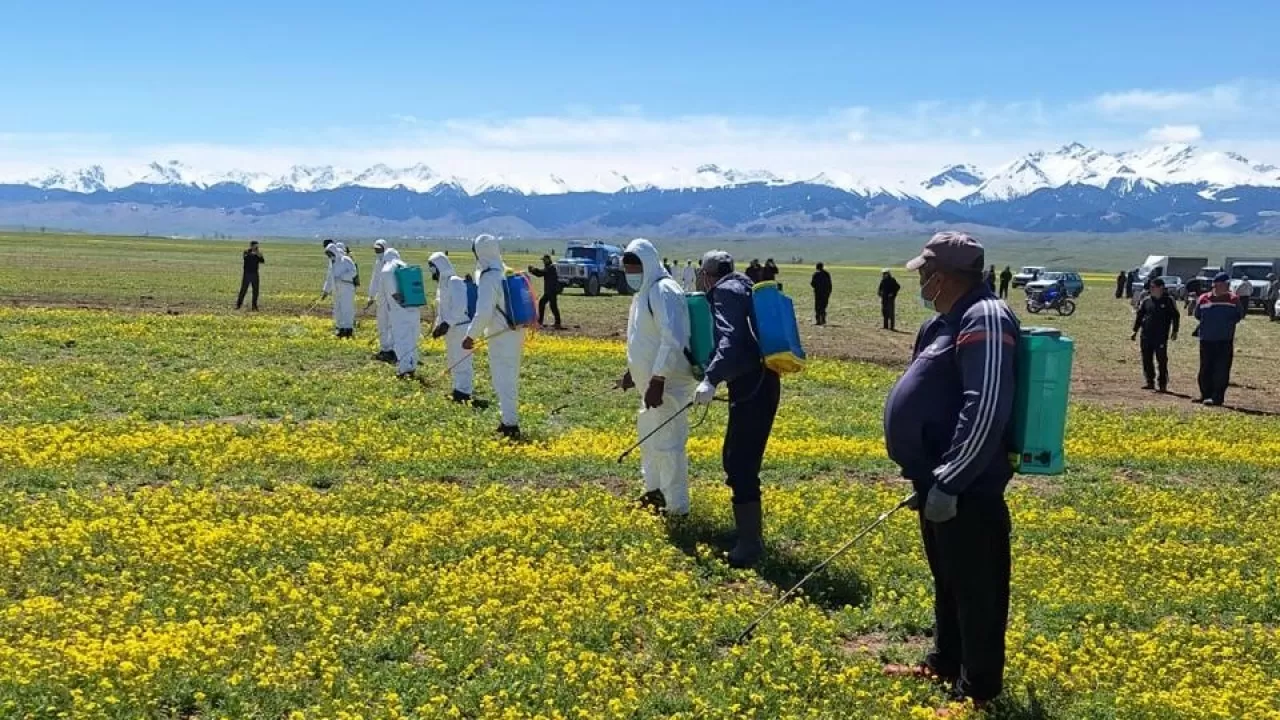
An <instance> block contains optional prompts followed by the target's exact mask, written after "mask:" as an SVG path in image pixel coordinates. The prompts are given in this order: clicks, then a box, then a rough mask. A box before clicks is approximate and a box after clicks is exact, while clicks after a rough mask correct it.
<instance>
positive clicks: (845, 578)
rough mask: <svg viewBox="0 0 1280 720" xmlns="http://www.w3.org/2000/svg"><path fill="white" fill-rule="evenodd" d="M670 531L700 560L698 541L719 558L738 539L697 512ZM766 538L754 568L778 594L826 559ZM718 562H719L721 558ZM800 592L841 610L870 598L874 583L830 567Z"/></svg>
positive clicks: (678, 543) (819, 603) (670, 526)
mask: <svg viewBox="0 0 1280 720" xmlns="http://www.w3.org/2000/svg"><path fill="white" fill-rule="evenodd" d="M667 535H668V537H669V538H670V539H671V543H672V544H673V545H675V546H676V547H677V548H679V549H680V551H681V552H683V553H684V554H685V555H688V556H689V557H691V558H693V559H694V560H695V561H697V562H698V563H699V564H703V563H707V562H708V559H707V558H705V556H701V557H700V556H699V554H698V546H699V545H705V546H710V547H711V548H713V549H714V550H716V551H717V554H718V555H719V558H720V560H723V558H724V555H725V554H726V553H728V552H729V550H731V549H733V544H734V539H735V533H734V531H733V529H731V528H728V527H724V526H715V525H712V524H710V523H709V522H708V521H707V520H705V519H703V518H698V517H696V516H690V517H689V518H687V519H684V520H682V521H680V522H673V523H669V524H668V526H667ZM765 542H766V547H767V551H766V553H765V557H764V559H763V560H762V561H761V562H760V564H758V565H757V566H756V567H755V568H754V571H755V573H756V574H757V575H759V576H760V578H761V579H763V580H764V581H765V582H767V583H769V584H770V585H773V586H774V587H776V588H778V592H779V594H781V593H783V592H786V591H787V590H790V589H791V587H792V586H793V585H795V584H796V583H798V582H800V580H801V579H802V578H803V577H804V576H805V575H807V574H808V573H809V571H810V570H812V569H813V568H814V567H815V566H817V564H818V563H820V562H822V560H823V558H820V557H810V556H807V555H804V556H801V555H797V554H795V553H794V552H792V551H791V550H790V548H788V547H787V545H786V544H785V543H783V542H780V541H778V540H776V539H775V540H774V541H773V542H770V541H769V538H767V537H766V538H765ZM715 564H716V565H719V561H716V563H715ZM720 567H723V566H720ZM800 594H803V595H804V596H805V598H806V599H808V600H809V602H811V603H813V604H815V605H817V606H819V607H821V608H824V609H826V610H839V609H841V608H843V607H846V606H850V605H852V606H855V607H856V606H859V605H862V604H864V603H866V602H867V601H868V600H870V598H871V586H870V585H869V584H867V582H865V581H864V580H863V579H862V578H861V577H860V576H858V575H857V574H856V573H854V572H852V571H851V570H849V569H848V568H827V569H826V570H824V571H822V572H820V573H818V574H817V575H815V576H814V577H813V578H812V579H811V580H809V582H807V583H805V586H804V588H803V590H802V591H801V593H800Z"/></svg>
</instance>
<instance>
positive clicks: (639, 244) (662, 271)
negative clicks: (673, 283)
mask: <svg viewBox="0 0 1280 720" xmlns="http://www.w3.org/2000/svg"><path fill="white" fill-rule="evenodd" d="M624 252H626V253H628V254H631V255H635V256H636V257H638V258H640V265H641V267H643V268H644V280H643V281H642V282H641V283H640V292H644V291H645V290H648V289H649V288H651V287H653V284H654V283H656V282H658V281H659V280H661V279H662V278H664V277H668V274H667V271H666V268H664V267H662V258H661V257H660V256H659V255H658V249H657V248H655V247H654V246H653V243H651V242H649V241H648V240H645V239H644V238H636V239H635V240H632V241H631V242H630V243H628V244H627V248H626V250H625V251H624Z"/></svg>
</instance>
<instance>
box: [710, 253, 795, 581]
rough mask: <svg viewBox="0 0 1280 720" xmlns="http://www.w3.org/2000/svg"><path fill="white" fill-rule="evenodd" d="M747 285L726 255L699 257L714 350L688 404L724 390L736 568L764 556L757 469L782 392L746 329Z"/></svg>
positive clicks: (726, 467) (731, 561) (725, 460)
mask: <svg viewBox="0 0 1280 720" xmlns="http://www.w3.org/2000/svg"><path fill="white" fill-rule="evenodd" d="M751 286H752V281H751V279H750V278H748V277H747V276H746V275H743V274H742V273H739V272H734V270H733V257H732V256H730V255H729V253H727V252H723V251H720V250H713V251H711V252H709V253H707V254H706V255H703V256H702V269H701V270H700V271H699V273H698V289H699V290H702V291H703V292H705V293H707V300H708V302H709V304H710V305H711V313H712V316H713V318H714V320H715V325H714V328H713V334H714V337H715V343H716V346H715V350H714V351H713V352H712V355H711V361H710V362H709V363H707V371H706V376H705V378H704V379H703V380H702V382H701V383H700V384H699V385H698V390H697V392H696V393H695V395H694V401H695V402H697V403H698V404H700V405H708V404H710V403H711V400H712V398H714V397H715V394H716V387H718V386H719V385H720V383H725V384H727V385H728V386H729V424H728V426H727V427H726V428H725V433H724V446H723V448H722V450H721V462H722V463H723V464H724V473H725V476H726V483H727V484H728V485H729V487H730V488H731V489H732V490H733V521H734V524H735V525H736V526H737V528H738V539H737V543H736V544H735V545H734V548H733V550H731V551H730V552H729V564H730V565H732V566H733V567H738V568H747V567H752V566H754V565H755V564H756V563H757V562H759V561H760V558H761V557H762V556H763V555H764V535H763V532H762V530H761V526H762V525H763V512H762V510H761V508H760V466H761V464H762V463H763V462H764V448H765V445H766V444H767V443H768V442H769V433H771V432H772V431H773V418H774V416H775V415H777V414H778V399H779V395H780V393H781V390H782V385H781V383H780V382H779V380H778V375H777V374H776V373H774V372H773V371H772V370H770V369H768V368H766V367H765V365H764V358H763V357H762V356H761V354H760V344H759V342H757V340H756V334H755V331H754V330H753V328H752V327H751V322H752V321H751V315H752V308H753V305H752V300H751Z"/></svg>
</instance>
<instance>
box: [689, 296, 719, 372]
mask: <svg viewBox="0 0 1280 720" xmlns="http://www.w3.org/2000/svg"><path fill="white" fill-rule="evenodd" d="M684 300H685V304H686V305H688V306H689V352H690V353H691V354H692V355H693V357H692V362H693V364H694V366H695V369H697V370H698V371H703V370H706V369H707V365H708V364H709V363H710V362H711V353H712V352H713V351H714V350H715V347H716V339H715V333H714V331H713V330H712V325H713V323H714V320H713V319H712V317H711V304H710V303H708V302H707V296H706V294H705V293H688V294H686V295H685V296H684Z"/></svg>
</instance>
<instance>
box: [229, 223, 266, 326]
mask: <svg viewBox="0 0 1280 720" xmlns="http://www.w3.org/2000/svg"><path fill="white" fill-rule="evenodd" d="M266 264H267V259H266V258H264V257H262V250H261V249H260V248H259V247H258V241H257V240H251V241H250V242H249V249H248V250H245V251H244V268H243V270H242V271H241V273H240V296H239V297H238V298H236V309H237V310H239V309H240V308H241V307H243V306H244V296H245V293H247V292H248V291H249V288H253V304H252V305H250V306H249V307H250V308H251V309H252V310H253V311H254V312H257V311H258V289H259V287H260V285H259V283H260V280H259V278H258V267H259V266H261V265H266Z"/></svg>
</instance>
